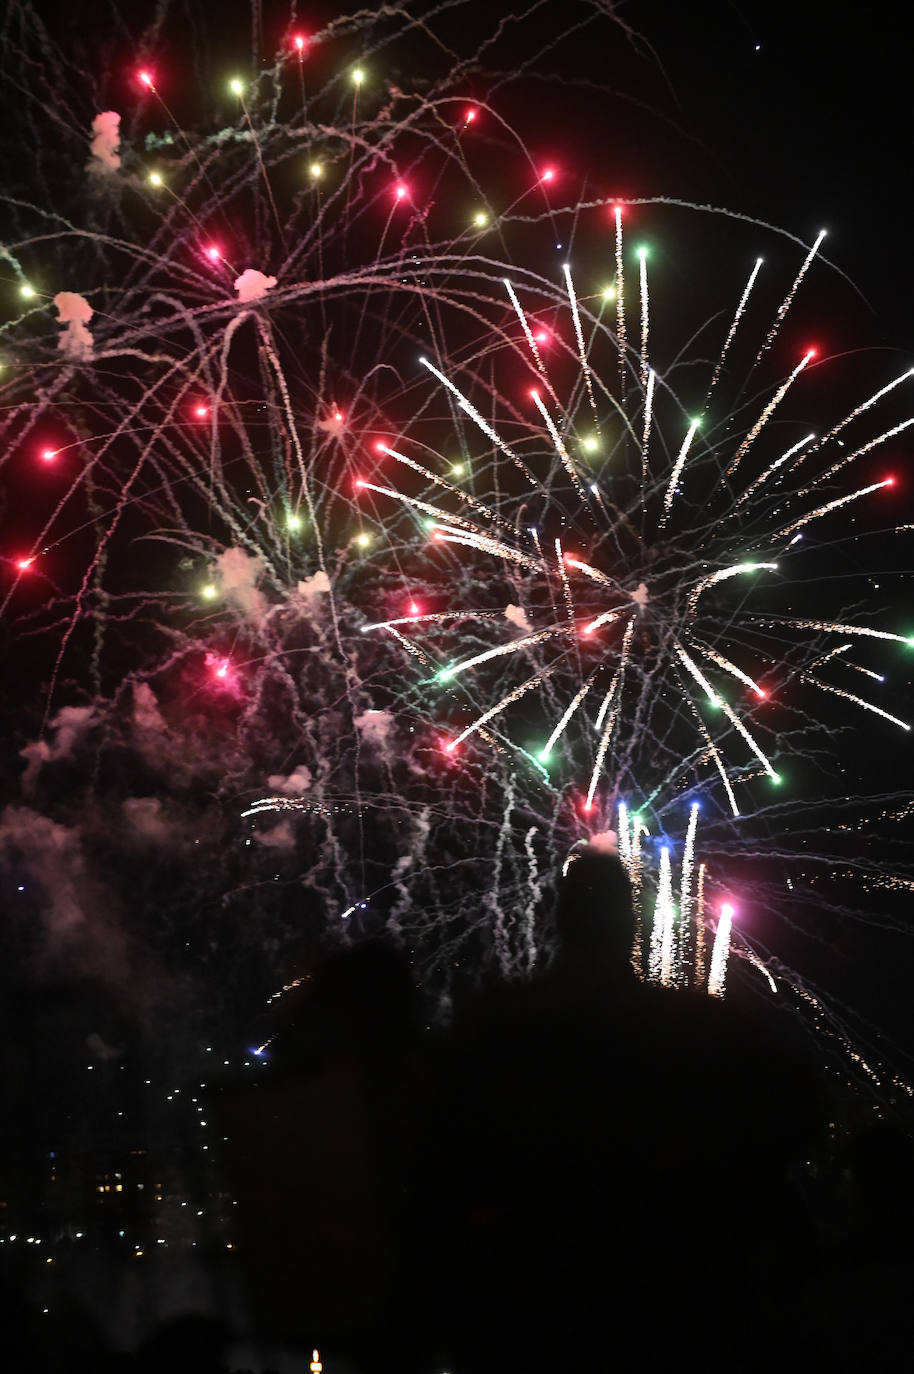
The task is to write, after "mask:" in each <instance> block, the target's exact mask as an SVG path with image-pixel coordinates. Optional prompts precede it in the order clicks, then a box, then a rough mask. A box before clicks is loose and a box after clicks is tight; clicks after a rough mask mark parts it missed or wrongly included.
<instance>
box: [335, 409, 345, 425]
mask: <svg viewBox="0 0 914 1374" xmlns="http://www.w3.org/2000/svg"><path fill="white" fill-rule="evenodd" d="M333 418H334V420H335V421H336V423H337V424H338V425H341V424H342V423H343V412H342V411H341V410H335V411H334V412H333Z"/></svg>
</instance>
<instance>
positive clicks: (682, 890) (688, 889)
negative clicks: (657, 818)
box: [677, 802, 699, 985]
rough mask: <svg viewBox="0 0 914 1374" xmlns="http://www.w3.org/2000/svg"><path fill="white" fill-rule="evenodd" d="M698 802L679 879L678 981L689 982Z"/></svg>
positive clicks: (692, 813) (691, 813) (693, 808)
mask: <svg viewBox="0 0 914 1374" xmlns="http://www.w3.org/2000/svg"><path fill="white" fill-rule="evenodd" d="M698 812H699V805H698V802H693V803H692V805H691V807H690V809H689V824H688V827H687V829H686V837H685V843H684V845H683V847H682V872H681V875H680V880H679V948H678V951H677V965H678V968H679V977H678V981H680V982H682V983H684V984H686V985H687V984H688V981H689V959H690V954H691V951H690V948H689V946H690V939H689V936H690V930H691V920H692V877H693V874H694V870H695V834H696V831H697V830H698Z"/></svg>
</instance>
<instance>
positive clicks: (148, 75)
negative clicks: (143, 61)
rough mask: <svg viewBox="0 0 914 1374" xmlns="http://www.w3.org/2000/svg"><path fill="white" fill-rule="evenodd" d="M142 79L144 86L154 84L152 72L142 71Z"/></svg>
mask: <svg viewBox="0 0 914 1374" xmlns="http://www.w3.org/2000/svg"><path fill="white" fill-rule="evenodd" d="M140 80H141V81H142V83H143V85H144V86H151V85H152V72H140Z"/></svg>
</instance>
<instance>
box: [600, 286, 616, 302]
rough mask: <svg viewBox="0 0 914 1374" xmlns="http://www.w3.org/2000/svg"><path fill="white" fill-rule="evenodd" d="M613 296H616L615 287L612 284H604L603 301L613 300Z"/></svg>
mask: <svg viewBox="0 0 914 1374" xmlns="http://www.w3.org/2000/svg"><path fill="white" fill-rule="evenodd" d="M615 298H616V288H615V287H614V286H604V288H603V299H604V301H613V300H615Z"/></svg>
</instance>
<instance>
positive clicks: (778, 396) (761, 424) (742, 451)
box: [727, 349, 816, 477]
mask: <svg viewBox="0 0 914 1374" xmlns="http://www.w3.org/2000/svg"><path fill="white" fill-rule="evenodd" d="M815 356H816V355H815V350H814V349H809V350H808V352H806V353H804V354H803V357H802V358H801V359H800V361H799V362H798V363H797V365H796V367H795V368H794V369H793V371H792V372H791V374H790V376H789V377H787V379H786V380H785V381H783V382H782V383H781V385H780V386H779V387H778V389H777V391H776V392H775V393H774V395H773V396H772V398H771V400H770V401H769V402H768V404H767V405H766V406H765V409H764V410H763V411H762V413H761V415H760V416H759V417H758V419H757V420H756V422H755V424H754V425H753V426H752V428H751V429H750V431H749V433H748V434H747V435H746V437H745V439H744V440H743V442H742V443H741V444H740V446H739V448H738V449H737V450H736V453H735V454H734V455H733V461H732V462H731V463H730V466H729V467H728V468H727V476H728V477H732V476H733V474H734V472H735V471H736V469H737V468H738V467H739V465H740V463H741V462H742V461H743V459H744V458H745V456H746V454H747V453H748V452H749V450H750V448H751V447H752V445H753V444H754V443H755V441H756V439H757V438H758V437H759V435H760V434H761V432H762V430H763V429H764V428H765V426H766V425H767V423H768V421H769V420H770V419H771V417H772V415H773V414H774V412H775V411H776V410H777V408H778V406H779V405H780V404H781V402H782V401H783V399H784V397H785V396H786V395H787V393H788V391H789V390H790V388H791V387H792V386H793V384H794V382H795V381H796V379H797V378H798V377H799V375H800V373H801V372H802V371H803V369H804V368H805V367H807V366H808V365H809V363H810V362H811V361H812V359H813V358H814V357H815Z"/></svg>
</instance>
